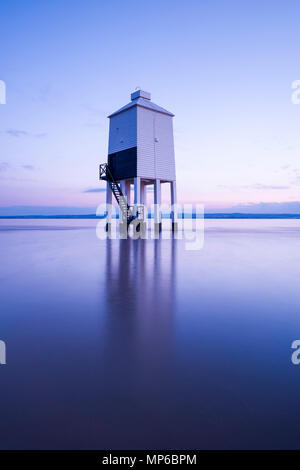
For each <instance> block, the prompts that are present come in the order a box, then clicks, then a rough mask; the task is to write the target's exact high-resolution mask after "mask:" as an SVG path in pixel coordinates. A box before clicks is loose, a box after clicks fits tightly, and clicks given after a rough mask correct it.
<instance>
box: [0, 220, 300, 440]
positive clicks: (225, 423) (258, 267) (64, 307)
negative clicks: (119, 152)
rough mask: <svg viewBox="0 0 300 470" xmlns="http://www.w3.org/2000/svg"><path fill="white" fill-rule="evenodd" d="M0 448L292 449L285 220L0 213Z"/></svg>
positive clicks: (299, 372) (297, 260)
mask: <svg viewBox="0 0 300 470" xmlns="http://www.w3.org/2000/svg"><path fill="white" fill-rule="evenodd" d="M0 251H1V257H0V260H1V264H0V299H1V313H0V339H2V340H4V341H5V342H6V345H7V365H5V366H0V387H1V388H0V390H1V401H0V447H1V448H2V449H47V448H50V449H91V448H95V449H117V448H118V449H135V448H148V449H151V448H156V449H176V448H177V449H188V448H198V449H202V448H203V449H214V448H225V449H226V448H229V449H230V448H300V439H299V433H298V429H299V419H300V408H299V397H300V365H299V366H294V365H293V364H292V363H291V353H292V350H291V343H292V341H293V340H294V339H300V288H299V285H300V276H299V271H300V220H268V221H267V220H266V221H264V220H227V221H222V220H208V221H206V232H205V243H204V248H203V249H202V250H201V251H186V249H185V243H184V241H182V240H145V241H143V240H138V241H133V240H113V241H110V240H104V241H100V240H99V239H97V238H96V234H95V221H81V220H76V221H68V220H67V221H58V220H46V221H39V220H35V221H32V220H31V221H24V220H23V221H22V220H17V221H10V220H2V221H1V222H0Z"/></svg>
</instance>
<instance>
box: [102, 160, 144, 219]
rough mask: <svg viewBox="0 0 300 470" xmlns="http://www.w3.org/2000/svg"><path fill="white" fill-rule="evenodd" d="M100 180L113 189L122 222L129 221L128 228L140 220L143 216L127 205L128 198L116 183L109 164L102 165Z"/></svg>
mask: <svg viewBox="0 0 300 470" xmlns="http://www.w3.org/2000/svg"><path fill="white" fill-rule="evenodd" d="M99 179H100V180H105V181H108V183H109V185H110V187H111V190H112V192H113V194H114V196H115V198H116V201H117V203H118V205H119V207H120V210H121V215H122V220H123V221H125V220H127V227H128V226H129V224H130V223H131V222H132V221H133V220H134V219H139V218H140V215H141V214H140V211H139V210H138V208H137V211H136V213H135V210H134V206H129V205H128V204H127V201H126V198H125V196H124V194H123V193H122V190H121V187H120V185H119V184H118V183H117V181H115V179H114V177H113V174H112V172H111V170H110V168H109V165H108V164H107V163H101V165H100V166H99ZM138 207H140V206H138Z"/></svg>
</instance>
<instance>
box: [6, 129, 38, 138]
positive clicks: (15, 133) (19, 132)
mask: <svg viewBox="0 0 300 470" xmlns="http://www.w3.org/2000/svg"><path fill="white" fill-rule="evenodd" d="M6 134H8V135H10V136H11V137H16V138H19V137H35V138H37V139H40V138H41V137H45V136H46V135H47V134H46V133H45V132H41V133H38V134H32V133H30V132H27V131H24V130H22V129H7V131H6Z"/></svg>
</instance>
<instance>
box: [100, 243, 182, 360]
mask: <svg viewBox="0 0 300 470" xmlns="http://www.w3.org/2000/svg"><path fill="white" fill-rule="evenodd" d="M175 282H176V240H175V239H174V238H173V239H172V240H171V243H170V240H161V239H157V240H152V241H150V240H142V239H140V240H130V239H127V240H110V239H107V241H106V292H105V297H106V304H107V327H108V330H107V332H109V334H110V335H113V336H115V335H119V336H120V337H119V338H118V344H119V347H121V345H122V344H123V345H124V348H125V350H124V351H123V353H124V355H125V356H126V355H128V353H129V352H130V351H132V349H133V348H136V347H138V348H139V354H138V355H139V357H141V352H142V351H143V354H146V353H147V348H148V347H149V348H150V349H151V351H148V352H151V356H152V357H153V356H154V355H156V354H157V353H158V350H157V349H155V350H153V346H154V344H155V345H156V347H157V348H158V349H160V348H163V350H162V351H160V354H161V360H162V359H163V356H164V355H165V354H166V352H167V350H168V348H169V347H170V340H171V337H172V332H173V328H172V323H173V316H174V309H175ZM114 340H116V338H115V337H114ZM127 343H128V344H127ZM120 353H121V351H120Z"/></svg>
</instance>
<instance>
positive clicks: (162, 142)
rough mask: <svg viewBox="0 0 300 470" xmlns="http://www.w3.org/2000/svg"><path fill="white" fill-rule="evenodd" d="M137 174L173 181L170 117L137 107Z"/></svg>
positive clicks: (173, 161)
mask: <svg viewBox="0 0 300 470" xmlns="http://www.w3.org/2000/svg"><path fill="white" fill-rule="evenodd" d="M137 116H138V117H137V148H138V150H137V155H138V161H137V174H138V176H140V177H142V178H158V179H162V180H164V179H166V180H171V181H172V180H175V159H174V142H173V124H172V116H169V115H167V114H162V113H159V112H156V111H151V110H149V109H146V108H143V107H138V115H137Z"/></svg>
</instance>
